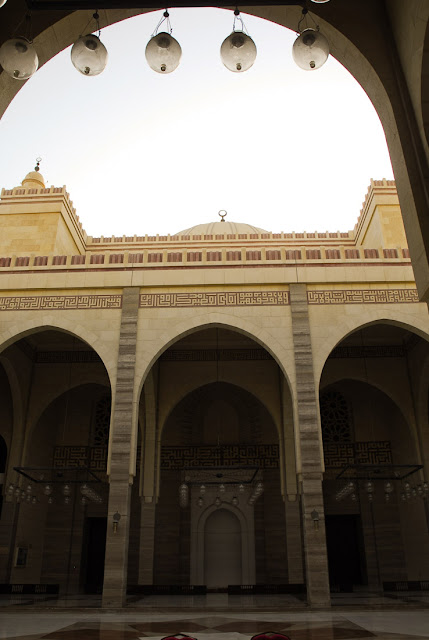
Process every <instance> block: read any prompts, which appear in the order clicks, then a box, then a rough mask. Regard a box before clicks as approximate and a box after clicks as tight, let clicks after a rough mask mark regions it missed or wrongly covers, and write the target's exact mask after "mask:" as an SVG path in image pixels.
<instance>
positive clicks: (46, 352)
mask: <svg viewBox="0 0 429 640" xmlns="http://www.w3.org/2000/svg"><path fill="white" fill-rule="evenodd" d="M1 360H2V364H3V367H4V371H5V375H4V376H3V377H2V379H1V380H2V386H3V387H4V389H2V390H4V391H5V398H7V396H9V398H10V402H9V403H8V416H9V417H8V420H5V421H4V422H2V425H0V431H1V433H2V434H4V437H5V439H7V442H9V447H8V452H9V455H8V460H7V465H6V469H7V484H8V487H7V491H6V503H5V505H4V509H3V514H2V524H5V525H8V527H9V528H8V531H9V536H10V541H9V551H8V554H7V558H6V557H5V559H4V560H5V562H4V566H3V563H2V572H3V577H2V582H5V583H7V582H10V583H11V584H14V583H15V584H16V583H25V584H28V585H32V588H34V589H35V590H36V589H38V590H39V591H40V590H41V591H40V592H41V593H44V592H48V591H49V590H50V589H51V590H52V589H53V590H54V591H55V590H59V592H60V593H61V595H64V596H67V595H70V594H75V593H78V592H82V591H84V590H90V591H91V592H94V591H99V592H101V587H102V582H103V571H104V553H101V555H102V558H101V555H100V562H99V563H98V566H97V567H95V565H94V563H93V566H92V568H91V562H92V559H93V557H94V555H96V551H97V550H100V549H102V548H103V544H104V541H103V540H104V538H103V536H104V534H103V527H101V529H100V527H99V528H98V529H97V535H96V536H95V537H94V535H91V531H92V530H93V533H94V531H95V529H94V522H98V523H100V522H103V523H104V530H105V526H106V515H107V497H108V485H107V481H106V480H107V478H106V461H107V446H108V437H109V424H110V383H109V377H108V374H107V371H106V368H105V366H104V364H103V362H102V360H101V359H100V357H99V356H98V354H97V353H96V352H95V351H94V350H93V349H92V348H91V347H89V345H88V344H86V343H85V342H83V341H82V340H80V339H79V338H78V337H76V336H73V335H71V334H68V333H65V332H62V331H59V330H53V329H43V328H40V330H39V331H34V332H33V333H29V334H27V335H26V336H24V337H18V339H17V340H16V341H15V342H14V343H13V344H11V345H10V346H8V347H7V348H6V349H4V350H3V351H2V353H1ZM38 585H43V587H40V586H38ZM29 588H31V587H27V589H29Z"/></svg>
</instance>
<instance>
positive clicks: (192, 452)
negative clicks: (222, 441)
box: [161, 444, 279, 469]
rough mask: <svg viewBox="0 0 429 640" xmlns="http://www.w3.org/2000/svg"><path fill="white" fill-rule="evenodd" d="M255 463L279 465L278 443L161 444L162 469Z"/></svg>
mask: <svg viewBox="0 0 429 640" xmlns="http://www.w3.org/2000/svg"><path fill="white" fill-rule="evenodd" d="M240 466H256V467H260V468H261V469H277V468H278V466H279V447H278V445H276V444H258V445H223V446H220V447H215V446H209V445H207V446H189V447H168V446H164V447H161V469H185V468H186V469H192V468H201V467H240Z"/></svg>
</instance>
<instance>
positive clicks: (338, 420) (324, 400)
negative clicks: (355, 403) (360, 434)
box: [320, 391, 353, 443]
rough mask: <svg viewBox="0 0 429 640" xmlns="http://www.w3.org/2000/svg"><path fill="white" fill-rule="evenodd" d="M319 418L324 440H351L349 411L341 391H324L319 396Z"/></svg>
mask: <svg viewBox="0 0 429 640" xmlns="http://www.w3.org/2000/svg"><path fill="white" fill-rule="evenodd" d="M320 418H321V422H322V434H323V441H324V442H333V443H335V442H352V440H353V435H352V425H351V420H350V412H349V408H348V405H347V402H346V399H345V398H344V396H343V394H342V393H340V392H339V391H326V392H325V393H323V394H322V395H321V396H320Z"/></svg>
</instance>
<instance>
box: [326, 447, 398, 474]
mask: <svg viewBox="0 0 429 640" xmlns="http://www.w3.org/2000/svg"><path fill="white" fill-rule="evenodd" d="M323 452H324V456H325V467H326V469H327V470H329V469H335V470H339V469H341V468H342V467H345V466H347V465H349V464H375V465H376V464H392V449H391V445H390V442H389V441H388V440H382V441H378V440H374V441H369V442H325V443H324V444H323Z"/></svg>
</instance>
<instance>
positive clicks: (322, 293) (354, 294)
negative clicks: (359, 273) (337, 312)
mask: <svg viewBox="0 0 429 640" xmlns="http://www.w3.org/2000/svg"><path fill="white" fill-rule="evenodd" d="M307 299H308V304H386V303H387V304H397V303H401V302H420V300H419V296H418V294H417V289H343V290H339V289H323V290H322V289H321V290H317V291H307Z"/></svg>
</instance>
